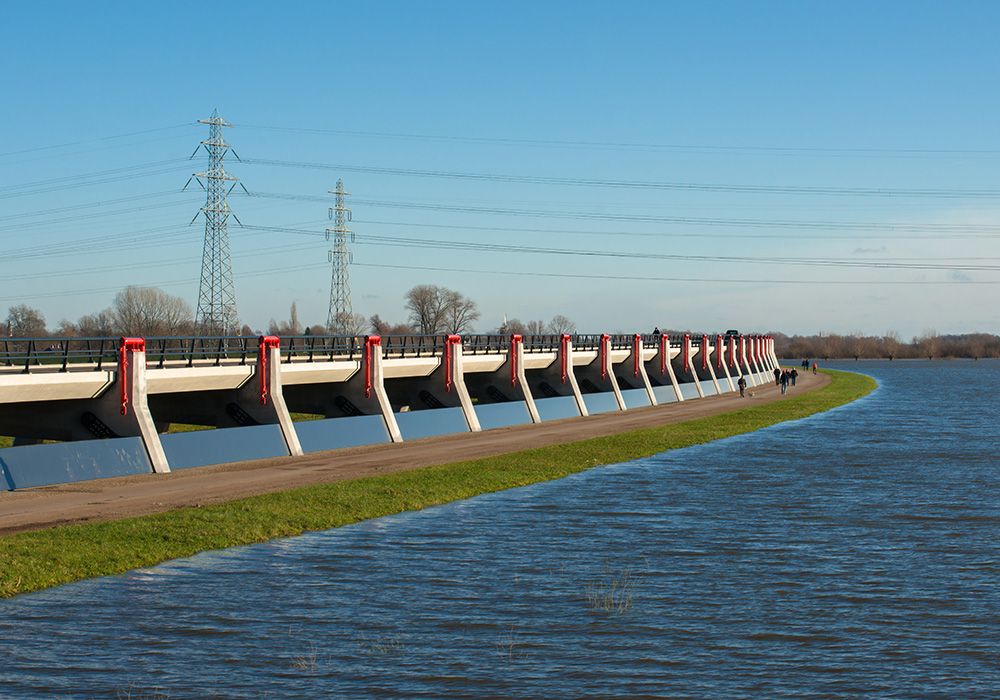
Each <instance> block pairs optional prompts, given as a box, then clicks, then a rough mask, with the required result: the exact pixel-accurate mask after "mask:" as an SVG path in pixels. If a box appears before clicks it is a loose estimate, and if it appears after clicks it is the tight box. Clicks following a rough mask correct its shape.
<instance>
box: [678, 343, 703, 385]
mask: <svg viewBox="0 0 1000 700" xmlns="http://www.w3.org/2000/svg"><path fill="white" fill-rule="evenodd" d="M681 351H682V352H683V353H684V356H683V362H684V371H685V372H690V373H691V376H693V377H694V388H695V390H697V392H698V398H702V399H703V398H705V390H704V389H702V388H701V377H699V376H698V373H697V372H696V371H695V369H694V348H693V347H692V346H691V336H690V335H688V334H687V333H685V334H684V347H683V348H682V350H681Z"/></svg>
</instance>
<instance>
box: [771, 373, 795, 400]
mask: <svg viewBox="0 0 1000 700" xmlns="http://www.w3.org/2000/svg"><path fill="white" fill-rule="evenodd" d="M798 378H799V371H798V370H797V369H795V368H794V367H793V368H792V369H779V368H777V367H776V368H775V369H774V383H775V385H777V386H780V387H781V393H782V394H785V393H788V385H789V384H791V385H792V386H795V380H796V379H798Z"/></svg>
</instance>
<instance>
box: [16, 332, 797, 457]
mask: <svg viewBox="0 0 1000 700" xmlns="http://www.w3.org/2000/svg"><path fill="white" fill-rule="evenodd" d="M63 340H65V339H63ZM105 340H107V339H105ZM150 342H151V343H153V346H154V348H153V350H151V351H150V352H147V348H146V342H145V341H143V339H122V341H121V343H120V344H119V346H118V347H117V348H116V349H115V350H114V351H113V354H111V353H109V352H108V351H107V350H106V349H104V350H102V351H101V354H100V355H99V356H98V355H93V356H91V355H86V356H84V355H81V357H82V358H83V359H80V360H79V361H75V362H69V361H66V360H65V359H64V360H63V362H62V364H61V365H60V364H59V363H58V362H57V363H55V364H53V363H51V362H48V360H49V359H50V357H57V359H58V357H64V358H65V357H68V356H69V355H70V353H69V351H68V350H67V351H66V352H64V353H63V354H62V355H45V354H41V353H40V352H38V353H36V356H28V357H27V359H25V358H24V357H22V356H17V357H16V358H15V359H16V360H17V362H14V361H12V360H11V357H10V356H9V355H10V352H8V358H7V359H8V362H7V365H8V366H7V367H3V366H0V434H8V435H13V436H14V437H15V438H16V439H17V443H16V444H18V445H23V444H30V443H32V442H36V441H41V440H59V441H84V442H85V441H88V440H91V441H92V440H94V439H100V438H104V437H129V436H133V437H137V438H139V439H140V440H141V442H142V445H143V447H144V449H145V453H146V456H147V457H148V462H149V464H150V466H151V468H152V470H153V471H155V472H157V473H167V472H169V471H170V469H171V464H170V459H168V454H169V453H170V450H167V451H165V450H164V445H163V444H161V435H164V437H163V440H164V441H166V439H167V438H166V436H165V431H166V430H167V429H168V427H169V425H170V424H171V423H188V424H196V425H202V426H209V427H215V428H239V427H254V426H261V427H262V428H263V427H265V426H272V427H271V428H269V429H268V430H270V431H272V432H269V433H266V434H267V435H279V436H280V444H281V445H282V449H283V451H284V454H288V455H301V454H303V452H304V448H303V443H302V441H301V440H300V435H299V433H300V432H301V431H303V430H305V429H306V428H307V427H309V428H310V432H311V434H312V435H315V434H316V431H322V430H325V429H327V426H330V427H329V429H331V430H333V429H335V428H336V426H337V425H342V424H341V423H338V422H337V419H338V418H347V419H352V418H358V419H361V418H364V417H366V416H367V417H368V418H364V420H365V421H367V422H366V423H365V425H367V426H372V425H374V424H373V423H371V421H378V422H379V424H380V425H381V426H382V430H383V431H384V435H385V437H384V439H385V440H388V441H391V442H401V441H403V440H404V432H403V431H402V430H401V429H400V425H401V421H402V418H403V417H404V414H407V413H410V414H412V413H415V412H416V413H421V414H423V412H425V411H431V412H433V411H434V410H436V409H447V408H450V409H458V410H460V414H461V416H462V417H463V419H464V424H463V426H461V427H460V428H458V429H467V430H469V431H473V432H476V431H480V430H482V429H483V424H482V423H481V421H480V414H483V415H486V414H489V415H490V420H491V423H490V426H489V427H499V426H500V425H505V424H513V423H512V422H511V421H514V422H525V423H540V422H542V421H543V420H551V419H553V414H552V412H551V406H552V405H554V404H551V405H550V404H548V402H546V399H549V398H556V399H560V401H562V403H560V404H559V406H561V408H560V410H561V411H562V412H563V413H561V414H559V415H558V416H556V417H570V416H583V417H585V416H587V415H589V413H590V411H589V410H588V401H590V400H591V399H592V405H594V406H599V407H600V408H598V409H594V410H601V411H606V410H617V411H626V410H629V406H630V405H631V406H632V407H633V408H638V407H641V406H656V405H658V404H660V403H663V402H664V401H666V400H676V401H683V400H685V397H684V392H683V391H682V385H683V384H685V383H692V384H694V387H695V391H696V392H697V395H698V397H699V398H701V397H704V396H705V390H704V388H703V387H702V382H706V383H707V382H708V381H711V382H712V384H711V386H712V387H713V388H714V394H715V395H719V394H723V393H726V392H731V391H736V381H735V380H736V379H738V378H739V377H740V376H745V377H746V378H747V380H748V382H749V383H750V384H751V385H753V386H757V385H759V384H760V383H761V382H762V381H768V380H767V379H766V373H769V372H770V371H772V370H773V367H775V366H777V358H776V357H775V354H774V344H773V339H771V338H765V337H755V338H748V337H746V336H739V337H736V336H732V335H730V336H722V335H718V336H715V337H714V338H710V337H708V336H701V337H700V338H699V339H698V341H697V342H696V343H695V342H692V338H691V336H690V335H684V336H683V337H680V338H676V339H675V340H674V341H673V342H672V341H671V339H670V338H668V337H667V336H666V335H651V336H641V335H638V334H631V335H616V336H611V335H609V334H601V335H592V336H570V335H563V336H528V337H526V338H525V337H522V336H520V335H514V336H468V337H467V338H466V339H463V338H461V337H459V336H457V335H452V336H434V337H430V336H427V337H420V336H406V337H395V338H380V337H379V336H366V337H362V338H346V337H325V338H324V337H297V338H293V339H283V340H279V339H278V338H276V337H262V338H259V339H254V338H233V339H224V338H223V339H150ZM282 343H284V346H283V345H282ZM466 344H468V347H466ZM66 347H68V345H67V346H66ZM104 347H105V344H104V343H103V342H102V348H104ZM213 348H214V349H213ZM283 353H284V354H283ZM29 355H30V353H29ZM0 359H2V357H0ZM22 360H24V361H23V363H22ZM25 369H27V370H28V371H24V370H25ZM706 386H707V384H706ZM661 387H662V388H661ZM664 389H666V390H667V391H668V393H669V394H671V396H670V397H668V396H667V395H665V394H664V393H663V391H664ZM591 394H593V395H595V396H592V397H591V399H588V398H587V397H588V396H590V395H591ZM658 394H659V397H660V398H658ZM597 395H600V396H597ZM626 395H627V398H626ZM560 397H562V398H560ZM598 399H600V401H598ZM567 401H568V402H569V403H567ZM609 401H610V402H611V403H609ZM542 404H546V408H547V410H549V413H548V417H546V415H545V412H544V411H542V410H541V409H542V407H543V406H542ZM568 407H572V409H571V410H570V409H569V408H568ZM609 407H614V408H613V409H611V408H609ZM567 410H570V412H569V413H566V411H567ZM293 413H294V414H311V415H312V416H314V417H317V418H320V419H325V421H326V422H325V423H322V424H320V423H316V424H310V425H307V424H306V423H296V422H295V421H293V419H292V416H293ZM431 415H432V414H431V413H427V416H431ZM433 415H437V414H433ZM441 415H445V414H444V413H442V414H441ZM448 415H457V414H454V413H453V414H448ZM504 421H506V423H505V422H504ZM407 422H408V425H409V424H412V421H410V420H409V417H407ZM346 424H347V423H343V425H346ZM352 425H353V424H352ZM359 425H360V424H359ZM273 431H277V432H273ZM241 434H242V433H241ZM248 435H249V433H248ZM260 435H265V433H260ZM170 439H171V441H172V444H176V441H177V439H178V438H177V437H176V435H171V436H170ZM193 439H194V438H192V440H193ZM262 439H263V438H262ZM268 439H270V438H268ZM311 444H313V445H314V446H313V447H312V448H311V449H312V450H315V449H328V448H323V447H320V448H317V447H315V445H316V442H315V440H313V442H312V443H311ZM173 449H174V450H176V449H179V448H177V447H176V446H175V447H174V448H173Z"/></svg>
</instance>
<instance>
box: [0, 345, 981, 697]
mask: <svg viewBox="0 0 1000 700" xmlns="http://www.w3.org/2000/svg"><path fill="white" fill-rule="evenodd" d="M844 366H845V367H848V368H850V369H855V368H857V369H858V370H860V371H863V372H867V373H869V374H871V375H873V376H875V377H877V378H878V380H879V381H880V383H881V386H880V388H879V389H878V390H877V391H876V392H875V393H874V394H872V395H871V396H869V397H867V398H865V399H863V400H861V401H858V402H856V403H854V404H852V405H849V406H845V407H841V408H839V409H836V410H834V411H831V412H829V413H826V414H823V415H819V416H814V417H812V418H809V419H806V420H802V421H798V422H793V423H786V424H783V425H779V426H775V427H772V428H769V429H765V430H762V431H759V432H757V433H754V434H750V435H744V436H739V437H735V438H731V439H727V440H722V441H718V442H715V443H711V444H708V445H703V446H698V447H693V448H689V449H684V450H677V451H674V452H670V453H666V454H662V455H658V456H655V457H652V458H648V459H643V460H638V461H635V462H629V463H626V464H619V465H614V466H610V467H604V468H599V469H594V470H591V471H589V472H586V473H582V474H578V475H575V476H572V477H569V478H566V479H562V480H560V481H556V482H550V483H546V484H539V485H534V486H530V487H527V488H522V489H517V490H512V491H507V492H504V493H498V494H491V495H485V496H481V497H478V498H474V499H470V500H468V501H462V502H458V503H454V504H450V505H446V506H441V507H437V508H432V509H428V510H425V511H422V512H416V513H406V514H401V515H397V516H392V517H387V518H381V519H378V520H373V521H369V522H365V523H362V524H359V525H355V526H351V527H345V528H341V529H338V530H332V531H328V532H320V533H313V534H309V535H305V536H302V537H296V538H292V539H286V540H280V541H274V542H271V543H267V544H262V545H256V546H250V547H242V548H236V549H232V550H226V551H221V552H212V553H206V554H202V555H199V556H196V557H193V558H190V559H186V560H179V561H175V562H171V563H168V564H165V565H162V566H158V567H155V568H151V569H146V570H142V571H135V572H131V573H128V574H126V575H123V576H117V577H109V578H104V579H98V580H93V581H85V582H81V583H78V584H73V585H68V586H63V587H60V588H58V589H54V590H49V591H42V592H39V593H36V594H31V595H25V596H20V597H18V598H15V599H12V600H8V601H0V696H3V697H17V698H30V697H53V696H59V697H67V696H68V697H103V698H123V697H128V698H140V697H141V698H152V697H159V698H167V697H169V698H181V697H184V698H187V697H246V698H255V697H272V698H277V697H281V698H284V697H301V698H318V697H476V698H479V697H581V696H612V695H613V696H629V697H643V696H647V697H654V696H656V697H660V696H665V697H676V696H682V695H683V696H697V697H703V696H704V697H727V698H728V697H740V696H744V697H746V696H753V697H769V698H770V697H804V696H818V695H822V696H827V697H848V696H851V697H854V696H860V695H864V696H879V697H885V696H909V697H912V696H919V697H929V696H938V697H971V696H995V695H997V694H1000V644H998V639H1000V586H998V577H1000V489H998V486H1000V484H998V480H1000V459H998V457H997V448H998V445H1000V422H998V421H997V419H996V410H995V409H996V405H997V399H996V397H995V394H996V392H997V389H998V387H1000V362H995V361H989V362H987V361H980V362H933V363H927V362H894V363H888V362H868V363H865V362H862V363H857V364H855V363H853V362H852V363H845V364H844ZM792 391H793V392H794V389H793V390H792Z"/></svg>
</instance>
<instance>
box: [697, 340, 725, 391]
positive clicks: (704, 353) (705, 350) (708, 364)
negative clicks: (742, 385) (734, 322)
mask: <svg viewBox="0 0 1000 700" xmlns="http://www.w3.org/2000/svg"><path fill="white" fill-rule="evenodd" d="M715 349H716V352H717V351H718V347H716V348H715ZM711 356H712V350H711V348H710V346H709V344H708V336H707V335H702V336H701V367H702V369H707V370H708V375H709V376H710V377H711V378H712V384H713V385H714V386H715V393H716V395H720V394H722V388H721V387H720V386H719V379H718V377H716V376H715V370H714V369H713V368H712V359H711Z"/></svg>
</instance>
